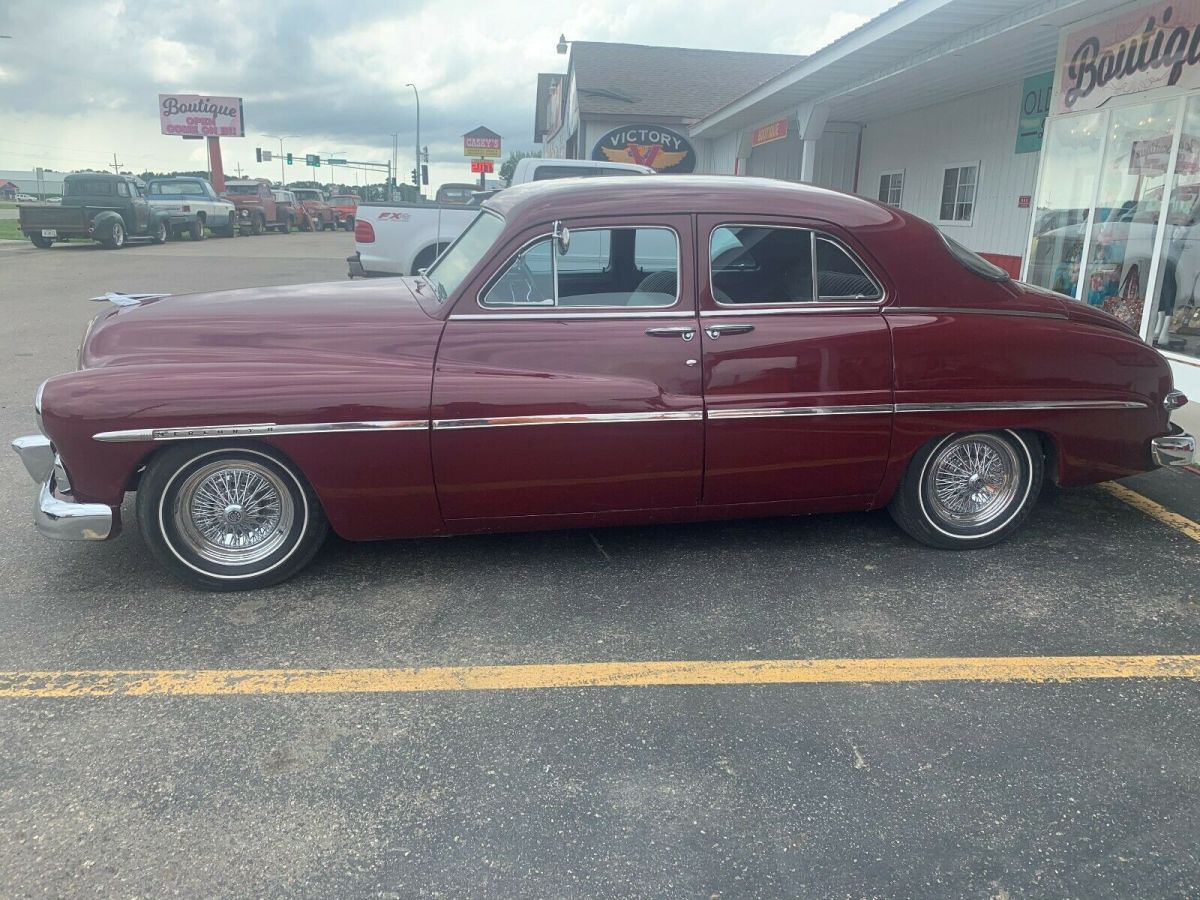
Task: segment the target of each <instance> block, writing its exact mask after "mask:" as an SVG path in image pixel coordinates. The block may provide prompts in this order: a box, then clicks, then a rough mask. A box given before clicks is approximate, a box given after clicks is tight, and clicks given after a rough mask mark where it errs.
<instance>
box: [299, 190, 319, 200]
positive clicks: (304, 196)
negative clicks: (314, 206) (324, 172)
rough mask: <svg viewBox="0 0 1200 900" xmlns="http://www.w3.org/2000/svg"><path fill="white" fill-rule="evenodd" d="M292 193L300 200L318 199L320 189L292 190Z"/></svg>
mask: <svg viewBox="0 0 1200 900" xmlns="http://www.w3.org/2000/svg"><path fill="white" fill-rule="evenodd" d="M293 193H294V194H295V195H296V196H297V197H299V198H300V199H301V200H320V199H321V192H320V191H293Z"/></svg>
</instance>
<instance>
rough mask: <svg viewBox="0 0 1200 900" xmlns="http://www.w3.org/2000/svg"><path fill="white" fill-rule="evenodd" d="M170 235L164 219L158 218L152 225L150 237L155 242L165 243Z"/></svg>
mask: <svg viewBox="0 0 1200 900" xmlns="http://www.w3.org/2000/svg"><path fill="white" fill-rule="evenodd" d="M170 236H171V229H170V228H168V227H167V220H166V219H159V220H158V222H157V223H156V224H155V225H154V230H153V231H152V232H151V238H152V240H153V241H154V243H156V244H165V243H166V242H167V239H168V238H169V237H170Z"/></svg>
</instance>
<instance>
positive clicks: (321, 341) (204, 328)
mask: <svg viewBox="0 0 1200 900" xmlns="http://www.w3.org/2000/svg"><path fill="white" fill-rule="evenodd" d="M416 281H417V279H405V278H388V279H383V280H379V281H364V282H353V283H348V282H331V283H325V284H306V285H294V286H284V287H265V288H247V289H243V290H236V291H221V292H218V293H208V294H183V295H176V296H165V297H160V298H153V299H149V300H146V301H143V302H142V303H141V304H139V305H136V306H114V307H112V308H111V309H108V310H105V311H104V312H103V313H101V314H100V315H99V316H97V317H96V318H95V320H93V322H92V325H91V326H90V327H89V330H88V334H87V335H86V336H85V338H84V342H83V346H82V347H81V348H80V367H81V368H88V369H90V368H97V367H102V366H123V365H143V366H144V365H164V364H192V365H197V366H201V365H211V364H213V363H218V364H226V365H228V364H230V363H234V362H239V361H240V362H245V363H250V364H280V365H284V364H286V365H296V364H299V365H305V366H317V365H322V364H333V365H354V366H363V365H370V364H372V363H373V362H379V363H384V364H386V363H388V362H392V361H395V360H396V359H397V358H398V357H399V356H405V357H411V356H413V355H414V353H415V354H417V355H422V356H423V355H425V354H426V353H427V352H431V347H432V346H433V345H435V344H436V341H437V336H438V334H440V332H441V327H442V322H441V320H440V319H437V318H434V317H433V316H431V315H430V314H429V313H428V312H426V311H425V309H424V308H423V307H422V306H421V302H420V299H419V298H418V296H417V294H416V293H415V292H414V289H413V285H414V284H415V283H416ZM423 289H424V290H425V291H426V292H428V288H423Z"/></svg>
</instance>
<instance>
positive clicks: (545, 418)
mask: <svg viewBox="0 0 1200 900" xmlns="http://www.w3.org/2000/svg"><path fill="white" fill-rule="evenodd" d="M702 418H704V410H701V409H684V410H660V411H656V412H634V413H580V414H566V415H563V414H552V415H539V416H491V417H488V418H482V419H434V420H433V427H434V429H435V430H438V431H440V430H443V429H449V428H510V427H514V426H519V425H595V424H606V423H614V422H617V423H621V422H683V421H695V420H697V419H702Z"/></svg>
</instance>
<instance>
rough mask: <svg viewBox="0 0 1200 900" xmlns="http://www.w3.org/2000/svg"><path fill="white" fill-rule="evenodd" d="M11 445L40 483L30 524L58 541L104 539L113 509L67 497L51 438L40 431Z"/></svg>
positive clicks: (107, 533) (30, 473) (62, 474)
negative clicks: (78, 501)
mask: <svg viewBox="0 0 1200 900" xmlns="http://www.w3.org/2000/svg"><path fill="white" fill-rule="evenodd" d="M12 448H13V450H15V451H16V452H17V455H18V456H19V457H21V462H23V463H24V464H25V469H26V471H28V472H29V475H30V477H31V478H33V480H34V482H35V483H36V484H39V485H41V489H40V490H39V491H38V496H37V501H36V502H35V503H34V505H33V524H34V525H35V526H36V527H37V530H38V531H39V532H40V533H41V534H43V535H45V536H46V537H48V538H54V539H55V540H59V541H103V540H107V539H108V538H109V536H110V535H111V534H112V530H113V510H112V507H111V506H108V505H107V504H104V503H77V502H75V501H74V500H71V499H69V496H70V491H69V482H68V481H67V478H66V471H65V470H64V469H63V467H62V463H61V462H60V461H59V459H58V456H57V455H56V454H55V452H54V448H53V447H51V446H50V439H49V438H46V437H43V436H42V435H40V434H34V435H29V436H27V437H19V438H17V439H16V440H15V441H13V442H12Z"/></svg>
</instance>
